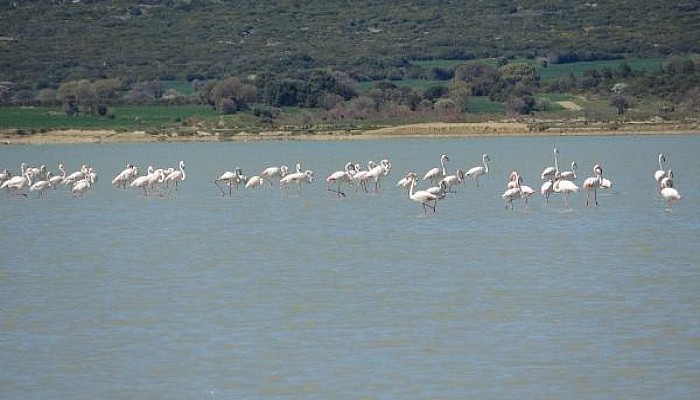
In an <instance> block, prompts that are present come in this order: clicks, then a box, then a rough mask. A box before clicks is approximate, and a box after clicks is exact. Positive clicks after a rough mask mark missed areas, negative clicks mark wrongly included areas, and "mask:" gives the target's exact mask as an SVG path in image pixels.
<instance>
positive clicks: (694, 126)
mask: <svg viewBox="0 0 700 400" xmlns="http://www.w3.org/2000/svg"><path fill="white" fill-rule="evenodd" d="M621 135H700V123H680V122H664V123H646V122H628V123H624V124H620V125H617V126H615V129H613V128H611V125H610V124H590V125H571V124H557V123H554V122H548V121H541V122H537V123H535V124H526V123H522V122H473V123H444V122H432V123H419V124H408V125H399V126H391V127H384V128H379V129H375V130H369V131H324V132H315V133H299V132H290V131H269V132H262V133H259V134H245V133H240V134H236V135H231V136H228V135H226V136H224V135H220V134H218V133H216V132H213V133H212V132H209V131H206V130H200V131H197V132H196V133H195V134H187V135H181V134H178V133H177V132H174V133H172V134H149V133H146V132H145V131H131V132H118V131H116V130H88V129H64V130H52V131H47V132H42V133H35V134H30V135H27V134H20V133H17V131H16V130H5V131H0V143H2V144H4V145H42V144H79V143H157V142H166V143H167V142H178V143H179V142H232V141H265V140H272V141H296V140H299V141H306V140H310V141H314V140H366V139H369V140H371V139H389V138H396V139H399V138H447V137H465V138H468V137H495V136H499V137H500V136H502V137H549V136H621Z"/></svg>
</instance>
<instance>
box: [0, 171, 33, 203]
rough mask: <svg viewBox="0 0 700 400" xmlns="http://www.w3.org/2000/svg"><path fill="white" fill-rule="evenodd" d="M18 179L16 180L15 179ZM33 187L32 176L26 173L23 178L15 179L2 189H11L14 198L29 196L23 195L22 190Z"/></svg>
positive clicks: (6, 183)
mask: <svg viewBox="0 0 700 400" xmlns="http://www.w3.org/2000/svg"><path fill="white" fill-rule="evenodd" d="M15 178H16V179H15ZM30 186H32V174H30V173H28V172H25V173H24V174H23V175H22V176H19V177H13V178H11V179H9V180H6V181H5V182H3V183H2V185H0V188H7V189H10V195H12V196H25V197H26V196H27V194H26V193H22V190H24V189H25V188H28V187H30Z"/></svg>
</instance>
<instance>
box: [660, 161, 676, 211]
mask: <svg viewBox="0 0 700 400" xmlns="http://www.w3.org/2000/svg"><path fill="white" fill-rule="evenodd" d="M667 175H668V176H667V177H666V178H665V179H663V180H662V181H661V185H662V186H663V187H662V188H661V192H660V194H661V197H663V198H664V200H666V202H667V203H668V208H669V209H670V208H671V207H672V206H673V203H675V202H677V201H678V200H680V199H681V194H680V193H679V192H678V190H677V189H676V188H674V187H673V170H671V169H669V170H668V174H667Z"/></svg>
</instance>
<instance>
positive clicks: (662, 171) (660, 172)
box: [654, 153, 666, 191]
mask: <svg viewBox="0 0 700 400" xmlns="http://www.w3.org/2000/svg"><path fill="white" fill-rule="evenodd" d="M665 162H666V155H665V154H664V153H659V169H657V170H656V171H655V172H654V180H656V189H657V190H658V191H661V180H662V179H664V177H665V176H666V167H665V165H664V163H665Z"/></svg>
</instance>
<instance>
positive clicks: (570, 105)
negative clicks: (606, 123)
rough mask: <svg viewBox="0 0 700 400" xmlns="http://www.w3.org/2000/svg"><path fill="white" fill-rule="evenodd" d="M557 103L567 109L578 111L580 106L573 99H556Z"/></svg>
mask: <svg viewBox="0 0 700 400" xmlns="http://www.w3.org/2000/svg"><path fill="white" fill-rule="evenodd" d="M557 104H559V105H560V106H562V107H564V108H566V109H567V110H569V111H580V110H581V106H580V105H578V104H576V103H574V102H573V101H557Z"/></svg>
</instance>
